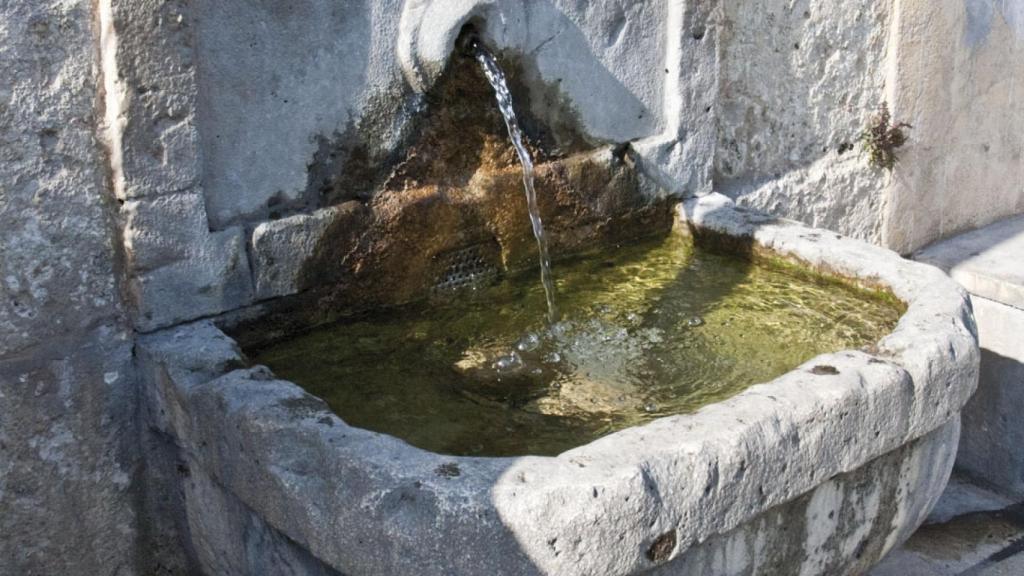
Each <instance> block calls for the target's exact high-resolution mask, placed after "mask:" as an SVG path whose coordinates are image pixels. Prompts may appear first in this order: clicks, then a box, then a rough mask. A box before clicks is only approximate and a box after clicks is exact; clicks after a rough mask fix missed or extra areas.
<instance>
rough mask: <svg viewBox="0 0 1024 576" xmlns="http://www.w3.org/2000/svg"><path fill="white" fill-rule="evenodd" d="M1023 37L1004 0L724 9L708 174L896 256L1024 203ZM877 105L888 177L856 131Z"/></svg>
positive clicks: (759, 4) (1021, 21)
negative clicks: (888, 138) (903, 141)
mask: <svg viewBox="0 0 1024 576" xmlns="http://www.w3.org/2000/svg"><path fill="white" fill-rule="evenodd" d="M1022 40H1024V8H1021V3H1020V2H1008V1H1005V0H958V1H950V2H932V1H928V0H894V1H889V2H868V1H855V2H835V1H832V0H800V1H797V2H783V1H781V0H757V1H750V2H740V3H732V4H730V5H726V6H724V10H723V16H722V52H721V60H720V66H721V70H722V71H721V84H720V91H719V103H718V106H719V108H720V111H721V112H720V115H719V124H718V131H719V137H718V148H717V152H716V156H715V186H716V188H717V189H719V190H721V191H722V192H725V193H727V194H729V195H731V196H733V197H734V198H736V199H737V201H738V202H739V203H740V204H743V205H748V206H752V207H755V208H757V209H760V210H763V211H766V212H769V213H773V214H779V215H784V216H787V217H790V218H794V219H797V220H802V221H805V222H808V223H810V224H813V225H815V226H824V227H827V228H830V229H833V230H837V231H839V232H842V233H844V234H849V235H851V236H855V237H857V238H862V239H865V240H868V241H871V242H874V243H878V244H882V245H884V246H886V247H889V248H892V249H894V250H896V251H898V252H901V253H910V252H913V251H914V250H916V249H918V248H921V247H922V246H924V245H926V244H928V243H930V242H933V241H935V240H937V239H939V238H944V237H947V236H950V235H952V234H954V233H956V232H958V231H962V230H965V229H969V228H974V227H978V226H983V225H985V224H988V223H990V222H993V221H995V220H998V219H1001V218H1005V217H1008V216H1012V215H1014V214H1019V213H1021V212H1024V184H1022V183H1021V182H1022V181H1024V179H1022V176H1024V156H1022V153H1024V108H1022V107H1021V106H1019V105H1017V102H1016V101H1015V98H1016V96H1017V95H1018V94H1019V93H1020V92H1021V88H1022V87H1024V58H1022V57H1021V51H1022V50H1024V42H1022ZM881 102H887V103H888V104H889V106H890V109H891V110H892V113H893V116H894V119H895V120H897V121H905V122H909V123H910V124H912V125H913V128H912V129H911V130H909V132H908V134H909V137H910V140H909V142H908V143H907V145H906V146H905V147H903V148H902V149H901V150H900V151H899V153H898V162H897V165H896V168H895V170H894V171H893V172H891V173H889V172H886V171H885V170H881V169H877V168H872V167H870V166H869V165H868V163H867V160H866V158H865V156H864V154H862V153H861V151H860V147H859V145H858V143H857V136H858V133H859V132H860V130H861V129H862V128H863V127H864V125H865V124H866V123H867V121H868V119H869V118H870V116H871V115H872V113H873V112H874V111H875V110H876V109H877V107H878V105H879V104H880V103H881Z"/></svg>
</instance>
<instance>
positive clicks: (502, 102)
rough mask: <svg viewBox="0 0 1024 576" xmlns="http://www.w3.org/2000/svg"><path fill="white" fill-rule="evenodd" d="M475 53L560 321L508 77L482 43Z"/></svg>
mask: <svg viewBox="0 0 1024 576" xmlns="http://www.w3.org/2000/svg"><path fill="white" fill-rule="evenodd" d="M473 48H474V49H473V53H474V55H475V57H476V59H477V61H478V62H480V66H481V67H482V68H483V70H484V75H485V76H487V81H488V82H490V83H491V87H492V88H494V94H495V96H496V97H497V99H498V109H499V110H501V115H502V117H504V118H505V126H507V127H508V135H509V138H511V139H512V145H513V146H515V148H516V153H517V154H518V155H519V162H520V163H521V164H522V165H523V186H524V187H525V188H526V204H527V207H528V209H529V211H530V223H531V224H532V225H533V235H534V237H536V238H537V249H538V252H539V253H540V281H541V283H543V284H544V296H545V298H546V299H547V304H548V322H550V323H552V324H554V323H555V322H558V307H557V306H556V305H555V283H554V281H553V280H552V279H551V258H550V257H549V256H548V237H547V234H545V233H544V224H543V222H541V219H540V210H539V209H538V208H537V190H536V189H535V188H534V186H533V160H532V159H531V158H530V153H529V151H527V150H526V147H525V146H524V145H523V133H522V131H521V130H520V129H519V121H518V120H516V112H515V110H514V109H513V108H512V94H511V93H510V92H509V90H508V85H507V84H506V83H505V74H504V73H503V72H502V71H501V68H500V67H499V66H498V62H497V61H496V60H495V59H494V55H493V54H491V53H490V52H489V51H488V50H487V49H486V48H484V47H483V46H482V45H480V44H479V43H476V44H475V45H474V47H473Z"/></svg>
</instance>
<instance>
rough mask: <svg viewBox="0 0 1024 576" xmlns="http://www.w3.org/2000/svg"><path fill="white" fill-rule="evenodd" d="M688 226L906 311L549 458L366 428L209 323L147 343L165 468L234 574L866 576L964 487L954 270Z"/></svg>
mask: <svg viewBox="0 0 1024 576" xmlns="http://www.w3.org/2000/svg"><path fill="white" fill-rule="evenodd" d="M676 217H677V218H678V219H680V220H681V221H682V222H683V223H685V224H686V225H687V228H688V229H689V230H690V231H691V232H692V233H693V234H694V236H695V238H697V239H698V240H699V239H700V238H701V237H702V236H711V235H713V236H715V237H718V238H719V239H721V238H722V237H726V238H735V239H736V240H737V244H742V245H747V246H753V248H752V249H753V250H754V251H766V252H769V253H771V254H773V255H776V256H781V257H784V258H787V259H791V260H793V261H795V262H798V263H801V264H803V265H805V266H808V267H811V268H813V269H815V270H817V271H820V272H824V273H827V274H833V275H837V276H841V277H844V278H847V279H850V280H853V281H854V282H857V283H860V284H862V285H864V286H869V287H874V288H884V289H887V290H889V291H891V292H892V294H894V295H895V296H896V297H897V298H898V299H900V300H901V301H902V302H904V303H905V304H906V306H907V309H906V313H905V314H904V315H903V317H902V318H901V319H900V321H899V323H898V325H897V327H896V329H895V330H894V331H893V332H892V333H891V334H889V335H888V336H886V337H884V338H883V339H882V340H881V341H879V342H878V343H877V344H876V345H874V346H870V347H868V348H867V349H864V350H848V351H840V352H836V353H832V354H826V355H822V356H819V357H816V358H814V359H812V360H810V361H809V362H807V363H806V364H804V365H802V366H800V367H798V368H796V369H795V370H792V371H791V372H789V373H786V374H784V375H783V376H781V377H779V378H776V379H774V380H772V381H770V382H766V383H763V384H758V385H755V386H752V387H750V388H748V389H747V390H745V391H744V392H742V393H740V394H738V395H736V396H733V397H732V398H729V399H727V400H725V401H722V402H719V403H715V404H712V405H709V406H706V407H704V408H702V409H700V410H699V411H697V412H696V413H693V414H685V415H677V416H669V417H665V418H661V419H658V420H655V421H653V422H651V423H649V424H647V425H643V426H638V427H633V428H627V429H624V430H621V431H619V432H615V433H613V434H610V435H608V436H605V437H603V438H600V439H598V440H596V441H594V442H591V443H589V444H587V445H584V446H581V447H578V448H575V449H572V450H569V451H567V452H564V453H562V454H560V455H558V456H555V457H537V456H525V457H514V458H479V457H475V458H474V457H452V456H444V455H439V454H434V453H431V452H427V451H424V450H421V449H418V448H415V447H412V446H410V445H408V444H406V443H404V442H402V441H400V440H398V439H396V438H393V437H390V436H387V435H383V434H379V433H374V432H370V431H367V430H362V429H358V428H354V427H351V426H348V425H347V424H345V422H343V421H342V420H341V419H339V418H338V417H337V416H335V415H334V414H333V413H331V411H330V410H329V409H328V408H327V406H326V404H325V403H324V402H322V401H321V400H319V399H318V398H316V397H314V396H311V395H309V394H307V393H306V392H304V391H303V390H302V389H301V388H299V387H298V386H296V385H295V384H293V383H291V382H287V381H282V380H278V379H275V377H274V375H273V374H272V373H271V372H270V371H269V370H268V369H266V368H264V367H260V366H255V367H246V361H245V359H244V358H243V356H242V354H241V353H240V351H239V347H238V345H237V344H236V343H235V342H234V341H233V340H232V339H231V338H230V337H228V336H227V335H226V334H225V333H224V332H223V331H221V328H219V327H218V326H217V325H215V323H214V322H212V321H202V322H198V323H193V324H189V325H186V326H181V327H177V328H172V329H169V330H166V331H162V332H157V333H154V334H151V335H148V336H146V337H144V339H143V342H142V343H141V345H140V346H139V356H140V365H141V367H142V369H143V371H144V372H145V374H146V377H147V379H148V383H147V385H146V386H145V390H146V395H147V398H146V402H145V405H146V407H147V408H146V409H147V410H149V411H150V412H151V414H150V417H151V420H150V421H151V422H154V424H153V426H154V427H155V428H157V429H159V431H160V432H161V433H162V434H163V437H164V438H166V439H167V441H168V444H170V445H172V446H173V447H174V449H173V450H171V451H168V452H166V453H165V454H166V456H165V458H164V460H163V461H160V462H154V463H153V464H151V465H152V466H156V467H160V466H165V467H168V468H169V469H174V470H176V472H177V474H176V476H177V477H179V478H181V479H182V482H181V486H180V487H179V488H175V489H170V490H168V495H167V498H168V499H170V500H172V501H174V502H177V504H178V505H179V506H180V509H181V510H184V511H185V513H184V517H183V518H182V519H181V522H182V523H183V524H184V525H185V526H186V528H187V529H186V530H185V531H184V533H187V534H188V538H189V539H190V542H189V544H190V547H191V549H193V550H194V551H195V555H196V557H197V558H198V560H199V562H200V564H201V565H202V566H203V568H204V570H206V571H208V572H209V573H216V574H282V573H283V574H337V573H340V574H347V575H363V574H373V575H377V574H379V575H408V574H417V575H430V574H467V575H469V574H489V575H490V574H495V575H497V574H509V575H526V574H564V575H577V574H579V575H583V574H596V575H626V574H708V575H733V574H736V575H739V574H829V575H836V574H860V573H863V572H864V571H865V570H866V569H867V568H868V567H870V566H871V565H873V564H874V563H875V562H877V561H878V560H879V559H880V558H881V557H882V556H883V555H884V554H885V553H886V552H887V551H889V550H890V549H892V548H893V547H894V546H896V545H898V544H899V543H901V542H902V541H903V540H905V539H906V538H907V537H908V536H909V535H910V534H911V533H912V532H913V530H914V529H915V528H916V527H917V526H918V525H919V524H920V523H921V522H922V521H923V520H924V518H925V516H926V515H927V513H928V512H929V510H930V509H931V507H932V506H933V505H934V503H935V501H936V499H937V498H938V496H939V494H940V493H941V491H942V489H943V487H944V486H945V483H946V481H947V479H948V476H949V473H950V470H951V468H952V465H953V460H954V457H955V454H956V448H957V443H958V438H959V431H960V420H959V413H960V410H961V408H962V406H963V405H964V403H965V402H966V400H967V399H968V398H969V397H970V395H971V394H972V393H973V391H974V386H975V382H976V380H977V371H978V358H979V353H978V348H977V337H976V330H975V325H974V319H973V316H972V313H971V308H970V304H969V301H968V300H967V297H966V295H965V293H964V292H963V291H962V290H961V289H960V288H959V287H958V286H957V285H956V284H955V283H954V282H953V281H952V280H950V279H949V278H948V277H946V276H945V275H944V274H943V273H942V272H940V271H939V270H937V269H935V268H932V267H930V266H927V265H924V264H920V263H914V262H910V261H907V260H904V259H902V258H900V257H899V256H898V255H896V254H895V253H893V252H890V251H888V250H885V249H882V248H877V247H873V246H871V245H868V244H866V243H862V242H859V241H855V240H850V239H847V238H843V237H840V236H838V235H836V234H834V233H832V232H827V231H823V230H816V229H811V228H808V227H805V226H803V225H801V224H797V223H795V222H790V221H786V220H780V219H774V218H768V217H764V216H761V215H759V214H756V213H753V212H749V211H745V210H742V209H740V208H737V207H735V206H734V205H733V204H732V202H731V201H730V200H728V199H726V198H725V197H723V196H721V195H717V194H711V195H707V196H703V197H699V198H692V199H689V200H686V201H684V202H682V203H680V204H679V205H678V206H677V208H676Z"/></svg>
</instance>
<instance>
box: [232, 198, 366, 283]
mask: <svg viewBox="0 0 1024 576" xmlns="http://www.w3.org/2000/svg"><path fill="white" fill-rule="evenodd" d="M351 204H355V205H359V203H358V202H353V203H351ZM351 204H350V205H347V206H338V207H331V208H325V209H323V210H317V211H316V212H314V213H312V214H300V215H297V216H290V217H288V218H282V219H281V220H274V221H272V222H264V223H263V224H260V225H259V226H257V227H256V229H255V230H253V233H252V240H251V247H250V251H251V253H252V263H253V275H254V278H255V284H256V299H257V300H264V299H267V298H274V297H277V296H288V295H291V294H295V293H296V292H298V291H299V290H300V288H301V285H300V278H301V275H302V270H303V265H304V264H305V263H306V262H308V261H309V260H310V259H311V258H312V257H313V256H314V254H315V253H316V251H317V249H318V247H320V241H321V240H322V239H323V237H324V234H325V233H326V232H327V230H328V228H329V227H331V226H332V225H334V223H335V222H336V221H337V220H338V219H339V218H345V217H346V216H348V217H349V219H350V220H351V223H350V227H351V228H353V229H355V230H358V229H359V228H362V227H363V226H365V222H364V219H361V218H358V214H356V213H357V212H361V210H360V209H359V207H358V206H352V205H351ZM341 225H342V226H344V225H345V224H344V223H341ZM346 248H348V249H351V247H341V246H339V247H338V249H339V250H338V252H339V253H338V257H339V260H340V258H341V257H343V256H344V254H345V252H347V250H346Z"/></svg>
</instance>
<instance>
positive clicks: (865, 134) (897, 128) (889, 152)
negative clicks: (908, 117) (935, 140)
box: [858, 102, 913, 171]
mask: <svg viewBox="0 0 1024 576" xmlns="http://www.w3.org/2000/svg"><path fill="white" fill-rule="evenodd" d="M909 128H913V126H911V125H910V124H907V123H906V122H895V123H894V122H893V121H892V115H891V114H889V105H888V104H886V103H885V102H882V105H881V106H879V108H878V113H877V114H875V115H874V116H872V117H871V120H870V121H869V122H868V125H867V126H866V127H865V128H864V130H863V131H861V133H860V136H859V137H858V140H860V144H861V147H862V149H863V150H864V152H867V155H868V161H869V162H870V163H871V165H872V166H876V167H878V168H885V169H886V170H890V171H891V170H892V169H893V167H894V166H895V165H896V149H897V148H899V147H900V146H903V145H904V144H906V143H907V134H906V132H904V130H905V129H909Z"/></svg>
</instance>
